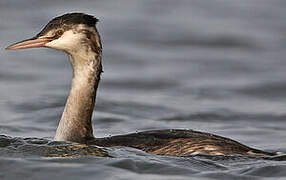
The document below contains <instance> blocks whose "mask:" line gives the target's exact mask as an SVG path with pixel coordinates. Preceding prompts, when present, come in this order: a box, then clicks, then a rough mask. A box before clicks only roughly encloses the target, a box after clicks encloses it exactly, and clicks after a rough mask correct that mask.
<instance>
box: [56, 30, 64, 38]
mask: <svg viewBox="0 0 286 180" xmlns="http://www.w3.org/2000/svg"><path fill="white" fill-rule="evenodd" d="M63 33H64V31H63V30H58V31H57V32H56V37H61V36H62V35H63Z"/></svg>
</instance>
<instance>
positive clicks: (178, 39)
mask: <svg viewBox="0 0 286 180" xmlns="http://www.w3.org/2000/svg"><path fill="white" fill-rule="evenodd" d="M285 8H286V1H284V0H280V1H279V0H272V1H269V0H240V1H235V0H212V1H202V0H195V1H194V0H180V1H171V0H170V1H167V0H153V1H151V0H150V1H148V0H145V1H133V0H122V1H92V0H89V1H75V0H73V1H59V0H57V1H56V0H49V1H38V0H21V1H17V0H1V1H0V29H1V43H0V49H1V50H0V58H1V62H0V117H1V119H0V134H1V136H0V179H54V180H56V179H60V180H62V179H63V178H64V177H65V178H66V179H79V178H82V179H138V180H139V179H262V177H264V178H267V177H268V178H270V177H272V178H273V179H284V178H286V163H285V161H284V160H285V158H286V157H285V156H283V155H282V156H278V157H275V158H273V159H269V158H260V159H256V158H248V157H241V156H230V157H222V156H203V155H201V156H190V157H164V156H154V155H149V154H146V153H144V152H141V151H139V150H135V149H131V148H123V147H121V148H120V147H118V148H109V149H105V148H100V147H93V146H84V145H79V144H63V143H57V142H52V141H51V140H52V138H53V136H54V134H55V129H56V126H57V124H58V120H59V119H60V116H61V112H62V110H63V106H64V103H65V99H66V96H67V94H68V91H69V83H70V80H71V72H72V71H71V67H70V65H69V62H68V59H67V56H66V55H65V54H64V53H62V52H58V51H54V50H50V49H31V50H22V51H17V52H12V51H5V50H4V48H5V47H6V46H7V45H9V44H10V43H12V42H15V41H18V40H22V39H25V38H28V37H31V36H33V35H34V34H36V33H38V32H39V31H40V30H41V28H42V27H43V26H44V25H45V24H46V23H47V22H48V21H49V20H50V19H51V18H53V17H55V16H57V15H61V14H63V13H66V12H74V11H80V12H85V13H89V14H93V15H96V16H97V17H98V18H99V19H100V23H99V24H98V28H99V31H100V33H101V35H102V40H103V46H104V59H103V61H104V74H103V80H102V83H101V85H100V90H99V94H98V96H99V98H98V101H97V102H98V103H97V105H96V113H95V115H94V118H93V123H94V132H95V135H96V136H97V137H103V136H109V135H117V134H124V133H129V132H135V131H141V130H147V129H163V128H189V129H195V130H200V131H206V132H210V133H215V134H218V135H222V136H226V137H230V138H232V139H235V140H238V141H240V142H242V143H244V144H247V145H250V146H252V147H256V148H259V149H263V150H271V151H280V152H286V141H285V139H286V134H285V129H286V128H285V127H286V121H285V120H286V114H285V112H286V71H285V69H286V59H285V56H286V21H285V18H286V11H285Z"/></svg>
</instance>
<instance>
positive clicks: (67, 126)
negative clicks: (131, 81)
mask: <svg viewBox="0 0 286 180" xmlns="http://www.w3.org/2000/svg"><path fill="white" fill-rule="evenodd" d="M97 22H98V19H97V18H96V17H94V16H91V15H88V14H84V13H68V14H64V15H62V16H59V17H56V18H54V19H52V20H51V21H50V22H49V23H48V24H47V25H46V26H45V27H44V28H43V29H42V31H41V32H40V33H38V34H37V35H36V36H34V37H33V38H30V39H27V40H23V41H20V42H17V43H15V44H12V45H10V46H8V47H7V48H6V49H8V50H16V49H26V48H36V47H47V48H53V49H56V50H61V51H64V52H65V53H67V54H68V55H69V60H70V63H71V65H72V67H73V79H72V83H71V90H70V93H69V96H68V98H67V101H66V105H65V108H64V111H63V113H62V117H61V119H60V122H59V125H58V127H57V131H56V135H55V137H54V140H55V141H71V142H78V143H85V144H93V145H98V146H104V147H112V146H124V147H132V148H137V149H141V150H143V151H145V152H147V153H151V154H156V155H171V156H183V155H193V154H208V155H246V156H272V155H276V153H272V152H265V151H262V150H258V149H254V148H251V147H248V146H246V145H243V144H241V143H239V142H237V141H234V140H231V139H229V138H225V137H221V136H217V135H214V134H209V133H204V132H199V131H193V130H181V129H165V130H149V131H143V132H137V133H131V134H126V135H118V136H110V137H104V138H96V137H94V135H93V128H92V121H91V118H92V114H93V109H94V106H95V102H96V92H97V89H98V84H99V81H100V76H101V73H102V44H101V39H100V35H99V33H98V30H97V28H96V25H97Z"/></svg>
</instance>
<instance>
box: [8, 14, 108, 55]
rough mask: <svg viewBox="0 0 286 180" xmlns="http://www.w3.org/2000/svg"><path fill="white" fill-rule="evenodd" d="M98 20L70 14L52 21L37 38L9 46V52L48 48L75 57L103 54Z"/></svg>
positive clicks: (88, 16)
mask: <svg viewBox="0 0 286 180" xmlns="http://www.w3.org/2000/svg"><path fill="white" fill-rule="evenodd" d="M97 22H98V19H97V18H95V17H94V16H91V15H87V14H83V13H69V14H64V15H62V16H59V17H56V18H54V19H52V20H51V21H50V22H49V23H48V24H47V25H46V26H45V27H44V28H43V30H42V31H41V32H40V33H38V34H37V35H36V36H34V37H33V38H30V39H26V40H23V41H20V42H17V43H14V44H12V45H10V46H8V47H7V48H6V49H8V50H16V49H26V48H36V47H48V48H53V49H57V50H62V51H65V52H66V53H68V54H70V55H73V54H78V53H84V52H89V51H93V52H95V53H97V54H98V53H100V52H101V48H102V46H101V41H100V37H99V34H98V32H97V29H96V23H97Z"/></svg>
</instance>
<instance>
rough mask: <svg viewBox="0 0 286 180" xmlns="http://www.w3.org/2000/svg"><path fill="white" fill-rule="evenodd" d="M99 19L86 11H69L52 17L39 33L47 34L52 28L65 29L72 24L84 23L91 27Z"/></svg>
mask: <svg viewBox="0 0 286 180" xmlns="http://www.w3.org/2000/svg"><path fill="white" fill-rule="evenodd" d="M97 22H98V19H97V18H96V17H94V16H91V15H88V14H84V13H67V14H64V15H62V16H58V17H56V18H54V19H52V20H51V21H50V22H49V23H48V24H47V25H46V26H45V27H44V29H43V30H42V31H41V32H40V33H39V34H38V35H37V36H41V35H44V34H46V33H47V32H48V31H50V30H51V29H57V28H60V27H61V28H63V29H65V30H67V29H69V28H71V26H72V25H76V24H84V25H86V26H89V27H95V25H96V23H97Z"/></svg>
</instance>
